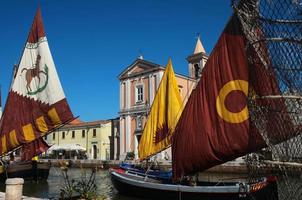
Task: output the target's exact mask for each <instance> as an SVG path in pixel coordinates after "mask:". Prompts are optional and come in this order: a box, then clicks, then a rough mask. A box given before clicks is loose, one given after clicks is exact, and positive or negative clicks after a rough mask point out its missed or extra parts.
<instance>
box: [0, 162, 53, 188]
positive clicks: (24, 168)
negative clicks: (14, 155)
mask: <svg viewBox="0 0 302 200" xmlns="http://www.w3.org/2000/svg"><path fill="white" fill-rule="evenodd" d="M50 167H51V163H50V162H39V161H22V162H21V161H19V162H14V163H11V164H9V165H7V166H6V168H5V170H4V169H3V171H2V173H1V174H0V182H3V183H4V182H5V180H6V179H7V178H20V177H21V178H23V179H24V180H25V181H46V180H47V178H48V175H49V170H50Z"/></svg>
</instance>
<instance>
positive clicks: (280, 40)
mask: <svg viewBox="0 0 302 200" xmlns="http://www.w3.org/2000/svg"><path fill="white" fill-rule="evenodd" d="M232 6H233V9H234V12H235V14H236V15H237V16H238V17H239V19H240V22H241V24H242V28H243V31H244V34H245V36H246V39H247V45H246V52H247V55H248V62H249V71H250V77H249V79H250V85H249V95H248V107H249V113H250V120H251V124H252V125H253V126H255V128H256V130H257V131H258V133H259V134H260V135H261V136H262V138H263V140H264V141H265V143H266V145H267V148H266V149H264V150H263V152H265V154H262V155H264V157H263V158H262V157H259V155H257V156H255V154H251V155H248V156H247V159H246V161H247V165H248V169H249V175H250V178H251V179H256V178H257V177H261V176H263V175H276V176H277V187H278V191H277V192H278V194H277V195H276V196H273V195H272V196H271V197H270V198H271V199H280V200H284V199H301V198H302V136H301V133H302V0H233V1H232ZM267 155H269V156H267Z"/></svg>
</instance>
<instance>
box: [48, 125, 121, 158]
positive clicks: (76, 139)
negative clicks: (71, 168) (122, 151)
mask: <svg viewBox="0 0 302 200" xmlns="http://www.w3.org/2000/svg"><path fill="white" fill-rule="evenodd" d="M113 122H114V120H98V121H92V122H82V121H80V120H74V121H73V122H71V123H70V124H69V125H66V126H64V127H62V128H60V129H58V130H57V131H55V132H53V133H51V134H49V135H48V136H47V137H46V141H47V142H48V144H50V145H53V147H52V148H51V149H57V150H58V149H66V150H68V149H69V148H70V147H78V148H79V150H76V151H81V152H82V155H83V154H84V155H85V157H86V158H87V159H100V160H109V159H113V158H111V157H113V156H114V153H113V151H114V141H110V140H112V139H114V138H115V137H112V136H114V135H116V134H117V133H115V132H116V131H115V130H117V129H116V128H114V127H113V126H114V123H113ZM111 138H112V139H111ZM110 144H111V145H113V146H110ZM65 153H66V151H65V150H62V151H61V152H60V154H59V156H58V158H70V157H71V158H74V155H73V156H70V155H65Z"/></svg>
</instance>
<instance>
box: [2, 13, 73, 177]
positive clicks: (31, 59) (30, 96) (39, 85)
mask: <svg viewBox="0 0 302 200" xmlns="http://www.w3.org/2000/svg"><path fill="white" fill-rule="evenodd" d="M73 119H74V117H73V114H72V112H71V110H70V108H69V105H68V103H67V100H66V97H65V94H64V92H63V88H62V86H61V83H60V80H59V78H58V74H57V72H56V68H55V64H54V62H53V59H52V56H51V52H50V49H49V46H48V42H47V38H46V35H45V31H44V25H43V22H42V16H41V10H40V8H38V10H37V13H36V15H35V17H34V20H33V24H32V26H31V29H30V32H29V35H28V38H27V41H26V44H25V47H24V50H23V54H22V57H21V59H20V63H19V64H18V66H17V67H16V69H15V71H14V74H13V81H12V84H11V88H10V90H9V93H8V97H7V101H6V104H5V108H4V112H3V115H2V117H1V122H0V140H1V142H0V155H1V158H2V157H3V156H5V155H9V154H11V153H12V152H13V151H15V150H16V149H21V161H19V162H18V161H15V162H12V163H8V164H5V163H3V162H2V164H3V165H2V166H1V173H0V180H5V179H6V178H13V177H21V178H24V179H25V180H26V179H34V180H38V179H44V180H46V179H47V177H48V173H49V169H50V164H49V163H40V162H39V161H37V160H36V159H32V158H34V157H36V156H37V155H39V154H41V153H43V152H45V151H46V150H47V149H48V148H49V145H48V144H47V143H46V141H44V139H43V136H46V135H47V134H49V133H51V132H52V131H53V130H55V129H57V128H59V127H61V126H62V125H64V124H66V123H68V122H70V121H71V120H73ZM12 161H13V160H12Z"/></svg>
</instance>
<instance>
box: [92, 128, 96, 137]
mask: <svg viewBox="0 0 302 200" xmlns="http://www.w3.org/2000/svg"><path fill="white" fill-rule="evenodd" d="M93 137H96V129H95V128H94V129H93Z"/></svg>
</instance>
